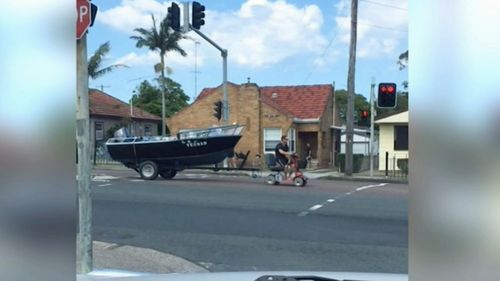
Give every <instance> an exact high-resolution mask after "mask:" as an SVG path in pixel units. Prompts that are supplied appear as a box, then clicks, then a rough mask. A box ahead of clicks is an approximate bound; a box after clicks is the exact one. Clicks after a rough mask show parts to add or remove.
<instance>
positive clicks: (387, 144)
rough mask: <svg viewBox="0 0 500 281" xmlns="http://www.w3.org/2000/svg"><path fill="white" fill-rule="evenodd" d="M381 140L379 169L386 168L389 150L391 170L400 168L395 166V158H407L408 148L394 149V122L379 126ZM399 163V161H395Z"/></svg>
mask: <svg viewBox="0 0 500 281" xmlns="http://www.w3.org/2000/svg"><path fill="white" fill-rule="evenodd" d="M379 140H380V150H379V153H380V154H379V158H378V159H379V165H378V167H379V170H381V171H384V170H385V153H386V152H389V159H390V160H389V167H388V168H389V170H393V167H394V168H395V169H396V170H399V169H398V167H397V165H396V164H395V165H394V166H393V162H394V161H393V160H394V159H395V160H396V161H397V159H407V158H408V151H407V150H398V151H394V124H380V127H379ZM395 163H397V162H395Z"/></svg>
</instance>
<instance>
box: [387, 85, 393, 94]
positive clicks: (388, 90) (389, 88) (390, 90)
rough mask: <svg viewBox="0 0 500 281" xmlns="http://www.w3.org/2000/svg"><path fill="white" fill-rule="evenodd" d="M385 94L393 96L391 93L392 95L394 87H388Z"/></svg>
mask: <svg viewBox="0 0 500 281" xmlns="http://www.w3.org/2000/svg"><path fill="white" fill-rule="evenodd" d="M387 92H388V93H389V94H393V93H394V87H393V86H389V87H387Z"/></svg>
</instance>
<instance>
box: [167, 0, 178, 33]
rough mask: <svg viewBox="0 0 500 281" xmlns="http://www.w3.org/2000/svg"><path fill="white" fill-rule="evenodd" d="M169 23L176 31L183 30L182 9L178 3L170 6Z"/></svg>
mask: <svg viewBox="0 0 500 281" xmlns="http://www.w3.org/2000/svg"><path fill="white" fill-rule="evenodd" d="M167 25H168V26H170V27H171V28H172V29H173V30H175V31H179V30H181V9H180V8H179V5H177V4H176V3H172V6H170V7H168V14H167Z"/></svg>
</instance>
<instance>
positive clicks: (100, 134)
mask: <svg viewBox="0 0 500 281" xmlns="http://www.w3.org/2000/svg"><path fill="white" fill-rule="evenodd" d="M103 139H104V124H103V123H102V122H95V140H98V141H102V140H103Z"/></svg>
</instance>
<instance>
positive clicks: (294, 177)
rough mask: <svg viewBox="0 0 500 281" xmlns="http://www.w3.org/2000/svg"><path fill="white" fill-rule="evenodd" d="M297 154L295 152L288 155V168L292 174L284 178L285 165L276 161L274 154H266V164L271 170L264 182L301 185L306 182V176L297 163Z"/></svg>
mask: <svg viewBox="0 0 500 281" xmlns="http://www.w3.org/2000/svg"><path fill="white" fill-rule="evenodd" d="M298 158H299V156H298V155H297V154H296V153H293V154H291V155H290V163H289V169H291V170H292V174H291V175H289V176H288V178H287V179H286V180H285V166H283V165H281V164H280V162H279V161H276V157H275V156H274V154H266V164H267V166H268V167H269V169H270V170H271V174H269V175H268V176H267V178H266V183H267V184H271V185H278V184H280V183H281V184H288V185H292V184H293V185H295V186H299V187H303V186H305V185H306V184H307V177H306V176H304V174H303V173H302V172H301V171H300V169H299V165H298Z"/></svg>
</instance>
